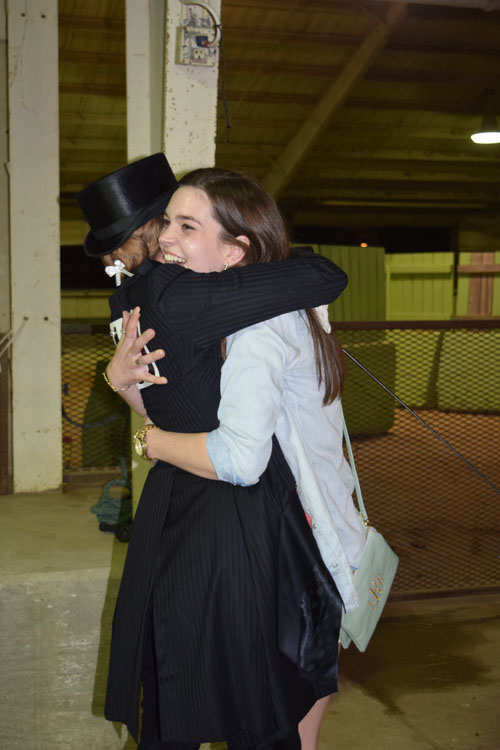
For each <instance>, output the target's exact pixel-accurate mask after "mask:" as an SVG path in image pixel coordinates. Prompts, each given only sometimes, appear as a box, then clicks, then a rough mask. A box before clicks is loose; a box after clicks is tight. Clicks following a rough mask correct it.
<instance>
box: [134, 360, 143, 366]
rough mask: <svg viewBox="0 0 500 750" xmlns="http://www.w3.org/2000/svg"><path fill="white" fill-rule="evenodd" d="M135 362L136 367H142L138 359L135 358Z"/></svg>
mask: <svg viewBox="0 0 500 750" xmlns="http://www.w3.org/2000/svg"><path fill="white" fill-rule="evenodd" d="M135 364H136V365H137V367H142V362H141V360H140V359H136V360H135Z"/></svg>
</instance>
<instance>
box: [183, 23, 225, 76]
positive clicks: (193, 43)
mask: <svg viewBox="0 0 500 750" xmlns="http://www.w3.org/2000/svg"><path fill="white" fill-rule="evenodd" d="M212 38H213V31H212V29H211V28H210V27H207V26H187V25H186V26H179V27H178V28H177V47H176V59H175V61H176V63H178V64H179V65H201V66H203V67H212V66H213V65H215V64H216V62H217V47H216V46H213V47H209V46H207V45H208V44H209V43H210V42H211V41H212Z"/></svg>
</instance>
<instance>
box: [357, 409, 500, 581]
mask: <svg viewBox="0 0 500 750" xmlns="http://www.w3.org/2000/svg"><path fill="white" fill-rule="evenodd" d="M418 414H419V416H420V417H422V418H423V419H424V420H426V421H427V422H428V423H429V424H430V425H431V427H432V428H433V429H434V430H436V431H437V432H439V433H440V434H441V435H442V436H443V437H444V438H445V439H446V440H447V441H448V442H449V443H451V444H452V445H453V447H454V448H455V449H456V450H458V451H460V453H462V454H463V455H464V456H465V457H466V458H467V459H468V460H469V461H470V462H472V463H473V464H474V465H475V466H476V467H477V469H479V470H480V471H481V472H482V473H483V474H485V475H486V476H487V478H488V479H489V480H490V481H491V482H492V483H493V484H494V485H495V486H496V487H497V488H500V461H499V455H498V448H499V446H500V416H499V415H498V414H462V413H456V412H440V411H437V410H432V411H419V412H418ZM353 445H354V451H355V457H356V463H357V467H358V473H359V477H360V483H361V489H362V491H363V498H364V501H365V505H366V507H367V511H368V515H369V516H370V520H371V522H372V524H373V525H374V526H376V527H377V528H378V529H379V531H381V532H382V533H383V534H384V536H385V537H386V538H387V540H388V541H389V543H390V544H391V546H393V547H394V549H395V551H396V552H397V554H398V555H399V557H400V567H399V570H398V574H397V577H396V580H395V582H394V586H393V592H394V593H396V594H397V593H399V594H401V595H403V594H408V593H420V592H426V593H435V592H436V593H437V592H445V591H456V590H460V591H464V590H467V589H471V590H477V589H481V588H490V587H497V586H500V493H499V494H497V493H496V492H495V490H494V489H492V488H491V487H489V486H488V484H487V483H486V482H485V481H484V480H483V479H481V478H480V477H479V476H477V475H476V474H475V473H474V472H473V471H472V470H471V469H470V468H469V467H468V466H466V465H465V464H464V463H463V462H462V461H460V459H459V458H458V457H457V456H456V455H454V454H453V453H452V452H451V451H450V450H449V448H447V447H446V446H445V445H443V444H442V443H441V442H440V441H439V440H438V439H437V438H436V437H435V436H434V435H432V434H431V433H430V432H429V431H428V430H426V429H425V428H424V427H423V426H422V425H421V424H420V423H419V422H418V421H417V420H416V419H415V418H414V417H413V416H412V415H411V414H409V413H408V412H406V411H404V410H403V409H397V410H396V419H395V423H394V427H393V428H392V429H391V430H390V431H389V432H388V433H386V434H385V435H382V436H378V437H367V438H358V439H356V440H354V441H353Z"/></svg>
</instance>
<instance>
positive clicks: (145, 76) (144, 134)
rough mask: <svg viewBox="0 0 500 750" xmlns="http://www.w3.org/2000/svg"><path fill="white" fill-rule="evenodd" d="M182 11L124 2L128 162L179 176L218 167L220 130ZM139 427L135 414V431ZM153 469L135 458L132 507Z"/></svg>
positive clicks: (207, 74)
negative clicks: (154, 162)
mask: <svg viewBox="0 0 500 750" xmlns="http://www.w3.org/2000/svg"><path fill="white" fill-rule="evenodd" d="M211 5H212V7H213V8H214V9H215V10H216V12H217V13H218V14H220V0H212V2H211ZM183 12H185V10H184V6H183V5H182V4H181V3H180V2H179V0H167V2H164V0H126V34H127V155H128V160H129V161H134V159H139V158H140V157H141V156H147V155H148V154H152V153H154V152H156V151H162V150H163V151H164V153H165V154H166V156H167V159H168V161H169V163H170V166H171V167H172V170H173V171H174V172H175V173H176V174H177V175H178V176H180V175H181V174H183V173H185V172H187V171H189V170H190V169H194V168H195V167H205V166H212V165H213V164H214V162H215V132H216V126H217V65H215V66H214V67H209V68H203V67H196V66H188V65H177V64H176V63H175V55H176V36H177V27H178V26H180V25H181V22H182V15H183ZM162 133H163V136H162ZM141 422H142V420H140V419H139V418H138V417H135V416H134V415H133V417H132V432H135V430H136V429H137V428H138V427H139V426H140V424H141ZM132 455H133V456H134V455H135V454H132ZM149 467H150V465H149V463H148V462H147V461H144V460H143V459H140V458H138V459H137V460H135V459H134V458H133V459H132V495H133V499H134V506H136V504H137V502H138V500H139V497H140V494H141V490H142V486H143V484H144V481H145V479H146V476H147V473H148V471H149Z"/></svg>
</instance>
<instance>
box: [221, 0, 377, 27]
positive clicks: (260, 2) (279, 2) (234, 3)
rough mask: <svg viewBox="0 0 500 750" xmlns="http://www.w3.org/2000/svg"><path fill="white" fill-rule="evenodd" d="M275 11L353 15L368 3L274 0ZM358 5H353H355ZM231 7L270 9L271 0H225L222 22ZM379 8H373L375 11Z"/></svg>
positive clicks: (328, 0) (340, 0)
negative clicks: (333, 5) (291, 3)
mask: <svg viewBox="0 0 500 750" xmlns="http://www.w3.org/2000/svg"><path fill="white" fill-rule="evenodd" d="M272 2H273V5H272V9H273V11H279V10H283V11H286V12H287V13H290V11H293V12H294V13H300V12H303V13H308V14H311V12H312V11H314V12H315V13H326V14H328V15H329V16H331V15H332V12H333V13H335V15H352V14H353V12H354V13H359V12H360V11H362V10H363V5H366V3H361V4H360V3H356V2H353V1H352V0H335V7H334V8H332V0H294V1H293V5H292V6H290V0H272ZM356 5H357V6H358V7H353V6H356ZM231 8H237V9H241V8H257V9H259V8H261V9H262V10H269V0H224V2H223V4H222V13H223V16H222V22H223V23H224V14H227V13H228V12H229V11H230V9H231ZM376 10H378V9H377V8H374V9H373V13H375V11H376Z"/></svg>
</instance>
